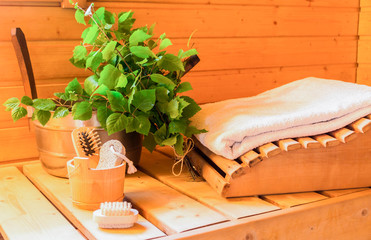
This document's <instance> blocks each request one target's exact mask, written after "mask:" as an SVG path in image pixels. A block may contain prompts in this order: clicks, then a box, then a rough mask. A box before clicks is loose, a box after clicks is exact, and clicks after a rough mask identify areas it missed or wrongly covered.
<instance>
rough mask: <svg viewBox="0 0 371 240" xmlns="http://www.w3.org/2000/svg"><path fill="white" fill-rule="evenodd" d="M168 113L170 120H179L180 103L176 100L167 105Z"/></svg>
mask: <svg viewBox="0 0 371 240" xmlns="http://www.w3.org/2000/svg"><path fill="white" fill-rule="evenodd" d="M166 112H167V113H168V114H169V116H170V118H172V119H175V118H177V117H178V116H179V102H178V101H177V100H176V99H172V100H171V101H170V102H169V103H168V105H167V108H166Z"/></svg>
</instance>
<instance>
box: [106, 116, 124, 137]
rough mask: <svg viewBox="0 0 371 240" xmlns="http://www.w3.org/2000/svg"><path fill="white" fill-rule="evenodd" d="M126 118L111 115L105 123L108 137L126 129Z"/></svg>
mask: <svg viewBox="0 0 371 240" xmlns="http://www.w3.org/2000/svg"><path fill="white" fill-rule="evenodd" d="M126 124H127V117H126V116H125V115H124V114H122V113H112V114H111V115H110V116H109V117H108V118H107V122H106V126H107V131H108V135H111V134H113V133H115V132H120V131H123V130H124V129H125V128H126Z"/></svg>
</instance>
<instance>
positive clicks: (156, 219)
mask: <svg viewBox="0 0 371 240" xmlns="http://www.w3.org/2000/svg"><path fill="white" fill-rule="evenodd" d="M125 198H127V199H128V200H129V201H130V202H131V203H133V205H134V206H135V207H136V208H137V209H139V210H140V212H141V214H142V215H143V216H144V217H145V218H146V219H148V220H149V221H151V222H152V223H153V224H154V225H156V226H157V227H158V228H159V229H161V230H162V231H163V232H165V233H166V234H175V233H179V232H184V231H187V230H190V229H194V228H199V227H203V226H206V225H212V224H216V223H220V222H224V221H227V218H225V217H224V216H223V215H222V214H220V213H218V212H216V211H213V210H211V209H209V208H207V207H206V206H204V205H202V204H200V203H199V202H197V201H195V200H193V199H191V198H189V197H187V196H185V195H182V194H181V193H179V192H177V191H176V190H174V189H172V188H169V187H167V186H166V185H164V184H162V183H161V182H159V181H157V180H155V179H154V178H151V177H149V176H147V175H146V174H144V173H141V172H137V173H135V174H133V175H128V176H126V178H125Z"/></svg>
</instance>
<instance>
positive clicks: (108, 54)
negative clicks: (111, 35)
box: [102, 41, 117, 61]
mask: <svg viewBox="0 0 371 240" xmlns="http://www.w3.org/2000/svg"><path fill="white" fill-rule="evenodd" d="M116 44H117V42H116V41H110V42H109V43H108V44H107V45H106V47H105V48H104V49H103V51H102V54H103V59H104V60H106V61H108V60H110V59H111V58H112V55H113V53H114V52H115V48H116Z"/></svg>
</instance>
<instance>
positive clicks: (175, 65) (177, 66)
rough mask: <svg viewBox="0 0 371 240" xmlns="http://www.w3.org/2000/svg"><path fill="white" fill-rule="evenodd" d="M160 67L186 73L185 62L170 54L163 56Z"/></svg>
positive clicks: (159, 63)
mask: <svg viewBox="0 0 371 240" xmlns="http://www.w3.org/2000/svg"><path fill="white" fill-rule="evenodd" d="M158 66H159V67H160V68H162V69H165V70H169V71H178V70H181V71H184V66H183V62H182V61H181V60H180V58H178V57H177V56H175V55H173V54H170V53H168V54H165V55H164V56H162V58H161V59H160V60H159V61H158Z"/></svg>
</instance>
